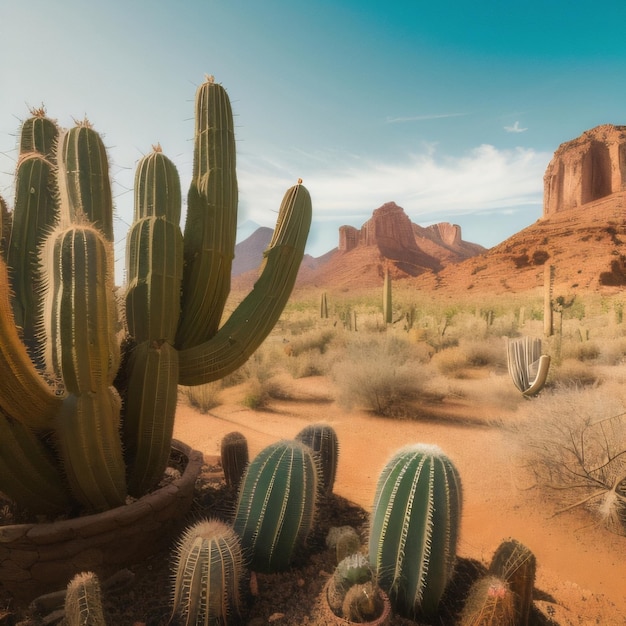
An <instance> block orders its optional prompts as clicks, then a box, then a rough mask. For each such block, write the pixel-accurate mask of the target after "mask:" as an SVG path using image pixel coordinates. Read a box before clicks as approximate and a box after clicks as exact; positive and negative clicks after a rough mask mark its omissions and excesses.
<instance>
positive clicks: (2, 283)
mask: <svg viewBox="0 0 626 626" xmlns="http://www.w3.org/2000/svg"><path fill="white" fill-rule="evenodd" d="M9 291H10V290H9V279H8V272H7V266H6V264H5V262H4V260H3V259H1V258H0V380H2V381H4V382H3V384H2V385H0V409H2V410H3V411H4V412H5V413H6V415H9V416H11V417H13V418H15V419H17V420H20V421H21V422H23V423H24V424H26V425H28V426H29V427H31V428H33V429H37V430H50V429H51V428H52V427H53V422H54V416H55V415H56V413H57V411H58V410H59V409H60V407H61V399H60V398H59V397H58V396H57V395H56V394H55V393H54V391H53V389H52V388H51V387H49V386H48V385H47V384H46V382H45V381H44V380H43V378H41V377H40V376H39V374H38V372H37V370H36V368H35V366H34V365H33V362H32V361H31V359H30V357H29V356H28V353H27V351H26V348H25V347H24V344H23V343H22V342H21V340H20V337H19V335H18V332H17V328H16V326H15V322H14V319H13V311H12V308H11V302H10V292H9Z"/></svg>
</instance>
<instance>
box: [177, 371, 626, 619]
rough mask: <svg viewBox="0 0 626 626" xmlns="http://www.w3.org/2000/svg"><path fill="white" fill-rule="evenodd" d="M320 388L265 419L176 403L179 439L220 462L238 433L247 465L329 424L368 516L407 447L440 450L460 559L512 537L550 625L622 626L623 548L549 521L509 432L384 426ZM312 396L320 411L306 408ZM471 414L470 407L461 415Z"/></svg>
mask: <svg viewBox="0 0 626 626" xmlns="http://www.w3.org/2000/svg"><path fill="white" fill-rule="evenodd" d="M324 384H325V383H324V381H323V380H307V379H304V380H303V381H302V383H301V385H302V388H301V389H300V392H301V394H302V395H301V397H302V400H299V401H272V410H271V411H263V412H258V411H256V412H255V411H251V410H249V409H245V408H242V406H241V405H238V404H234V403H226V404H223V405H221V406H218V407H216V408H215V409H212V410H211V412H210V413H209V414H205V415H202V414H200V413H198V412H197V411H195V410H193V409H190V408H189V407H188V406H187V405H185V404H184V403H181V404H180V406H179V410H178V415H177V421H176V429H175V436H176V437H177V438H179V439H182V440H184V441H186V442H188V443H191V444H193V446H194V447H196V448H197V449H199V450H201V451H202V452H204V453H205V454H207V455H217V454H219V444H220V441H221V438H222V437H223V435H225V434H226V433H228V432H231V431H233V430H238V431H240V432H242V433H243V434H244V435H245V436H246V437H247V439H248V444H249V449H250V456H251V457H253V456H255V455H256V454H257V453H258V452H259V451H260V450H261V449H262V448H263V447H265V446H266V445H268V444H270V443H273V442H274V441H276V440H278V439H281V438H293V437H294V436H295V435H296V433H297V432H298V431H299V430H300V429H301V428H302V427H303V426H305V425H306V424H308V423H312V422H327V423H329V424H331V425H332V426H333V427H334V429H335V430H336V431H337V435H338V438H339V441H340V458H339V467H338V473H337V480H336V483H335V492H336V493H338V494H339V495H342V496H344V497H346V498H348V499H350V500H352V501H353V502H355V503H357V504H359V505H361V506H362V507H363V508H365V509H366V510H368V509H369V508H370V506H371V503H372V501H373V497H374V491H375V488H376V481H377V478H378V475H379V472H380V471H381V469H382V467H383V465H384V464H385V462H386V460H387V459H388V458H389V457H390V456H391V454H392V453H393V452H395V451H396V450H397V449H398V448H400V447H401V446H403V445H405V444H407V443H415V442H423V443H433V444H437V445H439V446H440V447H441V448H442V449H443V450H444V451H445V452H446V454H447V455H448V456H449V457H450V458H451V459H452V461H453V462H454V463H455V465H456V466H457V468H458V470H459V473H460V475H461V479H462V482H463V489H464V505H463V519H462V529H461V540H460V545H459V554H460V555H461V556H464V557H471V558H476V559H480V560H482V561H485V562H488V561H489V560H490V558H491V556H492V554H493V551H494V550H495V549H496V547H497V546H498V544H499V543H500V542H501V541H502V540H503V539H506V538H508V537H514V538H515V539H517V540H519V541H521V542H522V543H524V544H525V545H527V546H528V547H529V548H530V549H531V550H532V551H533V552H534V553H535V555H536V557H537V561H538V574H537V585H536V586H537V589H538V590H540V592H542V593H543V594H547V595H546V596H545V597H546V598H547V599H549V597H550V596H552V597H554V598H555V599H556V600H557V601H558V604H559V605H560V606H558V607H556V609H557V613H558V614H555V615H554V617H555V619H557V620H558V619H560V620H561V621H560V622H559V623H561V624H563V623H571V624H581V625H582V624H602V625H603V626H613V625H615V626H617V625H620V624H626V617H624V616H626V564H625V559H624V555H625V554H626V538H624V537H619V536H617V535H613V534H611V533H609V532H608V531H605V530H603V529H600V528H597V527H594V526H590V518H589V517H588V516H587V515H586V514H585V513H584V512H582V511H580V512H576V511H575V512H572V513H567V514H564V515H561V516H558V517H553V516H552V512H553V509H551V507H550V506H549V505H546V504H545V503H544V502H542V501H541V499H540V497H539V494H538V493H536V492H534V491H532V490H530V491H529V490H525V489H524V485H523V484H520V481H519V479H518V478H517V473H516V471H515V466H514V463H513V462H512V459H511V455H512V446H511V443H510V441H508V440H507V436H506V431H504V430H503V429H501V428H497V427H486V426H484V425H479V426H472V425H467V424H461V423H459V422H458V421H457V422H455V421H454V420H448V422H447V423H446V421H445V420H431V421H409V420H390V419H386V418H377V417H373V416H370V415H368V414H367V413H365V412H360V411H357V412H346V411H344V410H342V409H340V408H339V407H338V406H337V405H336V404H335V403H334V402H322V401H319V398H321V397H324V393H320V392H319V386H320V385H324ZM316 387H317V392H318V396H317V397H318V401H312V399H314V398H315V391H316ZM331 397H332V396H331ZM468 411H471V407H465V412H466V413H467V412H468ZM568 620H570V621H568Z"/></svg>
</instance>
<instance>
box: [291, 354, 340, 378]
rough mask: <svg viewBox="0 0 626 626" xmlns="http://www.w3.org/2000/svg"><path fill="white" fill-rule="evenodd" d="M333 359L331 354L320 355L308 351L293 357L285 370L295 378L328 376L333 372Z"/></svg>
mask: <svg viewBox="0 0 626 626" xmlns="http://www.w3.org/2000/svg"><path fill="white" fill-rule="evenodd" d="M332 363H333V359H332V358H331V355H329V353H324V354H322V353H320V352H317V351H315V350H308V351H306V352H302V353H300V354H299V355H298V356H291V357H289V359H288V360H287V362H286V364H285V368H286V369H287V371H288V372H289V373H290V374H291V376H292V377H293V378H306V377H308V376H326V374H328V373H329V372H330V370H331V367H332Z"/></svg>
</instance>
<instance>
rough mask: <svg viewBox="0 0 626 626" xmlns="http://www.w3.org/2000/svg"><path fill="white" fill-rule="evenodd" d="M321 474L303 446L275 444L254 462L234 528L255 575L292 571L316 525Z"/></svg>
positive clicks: (244, 482) (243, 486)
mask: <svg viewBox="0 0 626 626" xmlns="http://www.w3.org/2000/svg"><path fill="white" fill-rule="evenodd" d="M318 473H319V471H318V468H317V466H316V461H315V459H314V456H313V452H312V450H311V449H310V448H309V447H308V446H305V445H304V444H303V443H301V442H299V441H279V442H277V443H274V444H272V445H270V446H267V447H266V448H264V449H263V450H261V452H260V453H259V454H258V455H257V456H256V457H255V458H254V459H253V460H252V461H251V462H250V464H249V465H248V468H247V469H246V473H245V474H244V477H243V480H242V483H241V487H240V489H239V499H238V502H237V509H236V512H235V521H234V528H235V531H236V532H237V533H238V534H239V536H240V537H241V543H242V546H243V548H244V551H245V556H246V559H247V560H249V564H250V568H251V569H252V570H254V571H258V572H264V573H271V572H277V571H283V570H285V569H287V568H288V567H289V565H290V564H291V561H292V558H293V556H294V553H295V551H296V550H297V549H298V548H299V547H301V546H302V545H303V544H304V542H305V540H306V538H307V536H308V534H309V532H310V530H311V527H312V525H313V519H314V517H315V510H316V503H317V495H318V490H319V478H318Z"/></svg>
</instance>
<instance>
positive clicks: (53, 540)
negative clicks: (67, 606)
mask: <svg viewBox="0 0 626 626" xmlns="http://www.w3.org/2000/svg"><path fill="white" fill-rule="evenodd" d="M171 459H172V460H173V461H175V465H177V466H179V467H181V468H183V469H182V475H181V476H180V478H177V479H176V480H174V481H172V482H171V483H169V484H167V485H165V486H164V487H162V488H160V489H157V490H155V491H153V492H152V493H149V494H147V495H145V496H144V497H142V498H140V499H138V500H136V501H135V502H132V503H130V504H126V505H124V506H122V507H118V508H115V509H111V510H109V511H104V512H103V513H97V514H94V515H85V516H83V517H77V518H73V519H66V520H60V521H56V522H50V523H42V524H37V523H33V524H13V525H10V526H0V583H1V584H2V585H3V586H4V588H5V589H6V590H7V591H9V592H10V593H11V594H12V595H13V596H14V597H15V599H16V600H17V601H19V602H30V601H31V600H32V599H33V598H35V597H37V596H38V595H41V594H43V593H48V592H50V591H56V590H58V589H62V588H63V587H65V585H66V584H67V583H68V582H69V580H70V579H71V578H72V577H73V576H74V575H75V574H77V573H78V572H81V571H87V570H89V571H93V572H95V573H96V574H98V576H100V577H102V578H105V577H108V576H109V575H111V574H112V573H113V572H115V571H117V570H118V569H120V568H123V567H128V566H129V565H132V564H134V563H138V562H140V561H141V560H143V559H145V558H146V557H147V556H149V555H151V554H153V553H154V552H156V551H158V550H159V549H160V548H162V547H165V546H166V545H168V544H169V542H170V541H171V540H172V539H173V537H174V534H175V533H176V532H178V531H180V529H181V523H182V519H183V517H184V516H185V514H186V513H187V511H188V510H189V507H190V506H191V502H192V499H193V492H194V488H195V483H196V478H197V477H198V475H199V474H200V470H201V468H202V463H203V457H202V453H201V452H198V451H197V450H192V449H191V448H190V447H189V446H188V445H186V444H184V443H181V442H180V441H176V440H174V441H173V442H172V453H171Z"/></svg>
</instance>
